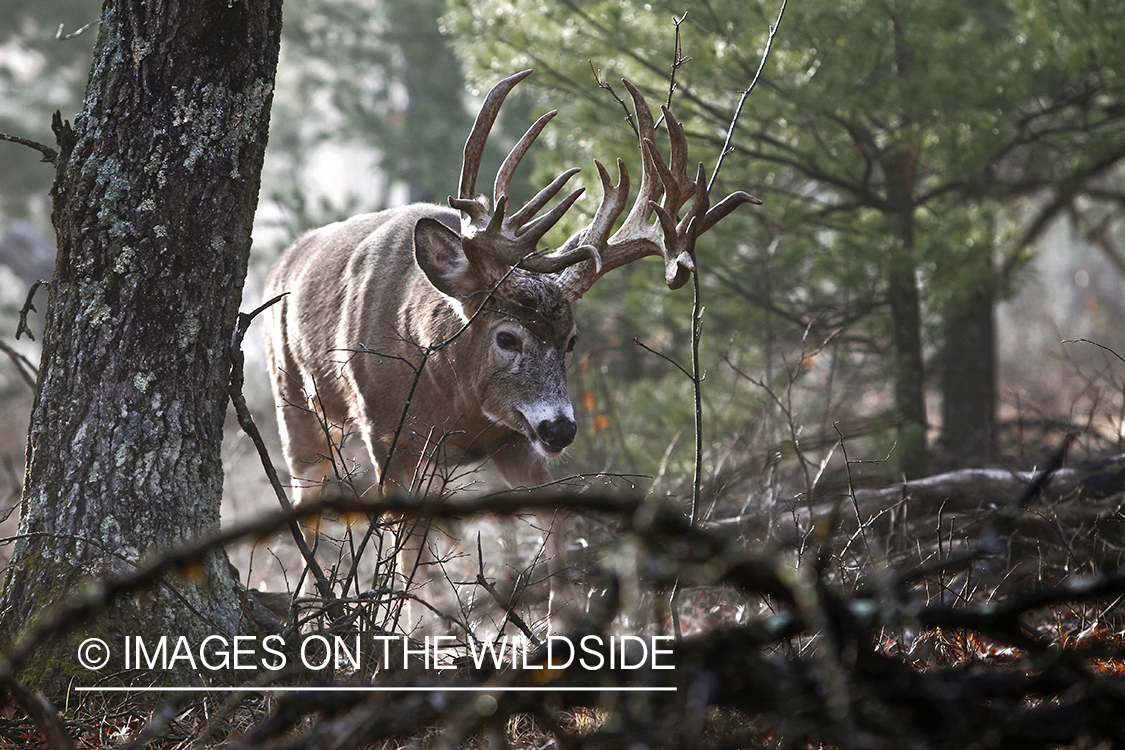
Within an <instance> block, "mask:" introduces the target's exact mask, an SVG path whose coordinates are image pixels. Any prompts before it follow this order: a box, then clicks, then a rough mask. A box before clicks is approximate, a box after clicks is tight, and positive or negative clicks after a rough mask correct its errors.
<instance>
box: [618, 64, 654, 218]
mask: <svg viewBox="0 0 1125 750" xmlns="http://www.w3.org/2000/svg"><path fill="white" fill-rule="evenodd" d="M621 83H623V84H624V85H625V88H626V90H627V91H628V92H629V95H630V96H632V97H633V109H634V111H635V112H636V113H637V132H638V134H639V135H640V141H641V187H640V193H639V194H638V195H637V201H636V202H635V203H634V204H633V207H632V208H631V209H629V214H628V215H627V216H626V217H625V223H624V224H623V225H622V227H621V228H622V229H624V228H625V227H627V226H630V227H631V226H635V225H643V224H647V223H648V219H649V216H651V215H652V206H651V205H650V204H649V201H657V200H659V199H660V196H661V195H662V194H663V192H664V186H663V185H662V184H661V181H660V176H659V174H658V173H657V172H656V170H655V169H654V168H652V165H651V164H650V160H649V155H648V153H647V152H645V148H644V143H645V141H649V142H650V143H651V142H653V141H655V139H656V125H655V123H654V122H653V119H652V112H651V111H650V110H649V108H648V102H646V101H645V98H644V97H643V96H642V95H641V92H640V91H638V90H637V87H636V86H634V85H633V84H632V83H630V82H629V81H627V80H625V79H621ZM654 151H655V149H654Z"/></svg>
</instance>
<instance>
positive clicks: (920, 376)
mask: <svg viewBox="0 0 1125 750" xmlns="http://www.w3.org/2000/svg"><path fill="white" fill-rule="evenodd" d="M913 162H914V157H913V155H912V154H909V153H908V154H900V153H898V152H893V151H892V152H890V153H888V154H887V156H886V157H885V162H884V174H885V177H886V181H887V203H888V205H889V206H890V209H891V212H892V216H893V219H894V222H895V224H896V229H897V234H898V237H897V239H898V246H897V247H895V248H894V249H893V250H892V252H891V257H890V259H889V262H888V270H887V298H888V300H889V302H890V308H891V328H892V340H893V341H894V361H893V365H892V366H893V368H894V370H893V372H894V396H895V423H896V426H897V429H896V436H897V445H896V447H895V451H894V453H893V454H892V460H893V461H894V464H895V466H896V467H897V469H898V470H899V471H900V472H901V473H902V474H904V475H905V476H906V477H908V478H910V479H913V478H915V477H923V476H925V475H926V474H927V473H928V472H929V451H928V448H927V445H926V429H927V419H926V371H925V359H924V357H923V353H922V303H921V299H920V294H919V291H918V280H917V278H916V276H915V275H916V273H917V263H918V262H917V258H916V257H915V247H914V209H915V205H914V200H913V197H912V193H911V191H912V188H913V181H912V179H911V175H912V171H913Z"/></svg>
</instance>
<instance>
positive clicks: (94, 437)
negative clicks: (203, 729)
mask: <svg viewBox="0 0 1125 750" xmlns="http://www.w3.org/2000/svg"><path fill="white" fill-rule="evenodd" d="M280 5H281V4H280V0H250V1H249V2H244V3H236V4H231V5H230V6H229V7H228V6H227V5H226V4H222V3H220V4H213V3H201V4H195V3H188V4H176V5H169V6H167V7H165V5H164V3H162V2H157V3H155V5H154V6H152V7H146V5H145V4H143V3H138V2H136V1H135V0H107V2H106V4H105V8H104V11H103V17H102V23H101V26H100V30H99V38H98V43H97V46H96V49H95V60H94V64H93V67H92V69H91V74H90V79H89V83H88V87H87V95H86V99H85V104H84V110H83V112H82V113H81V114H80V115H79V116H78V117H77V118H75V127H74V130H73V138H71V137H70V134H69V133H68V134H66V138H65V140H66V141H67V143H66V144H64V143H63V140H64V139H60V146H62V147H63V153H62V154H61V155H60V159H59V166H58V174H57V178H56V185H55V188H54V190H53V192H52V197H53V199H54V212H53V220H54V223H55V229H56V234H57V237H58V241H59V255H58V259H57V261H56V268H55V277H54V280H53V282H52V286H51V295H50V299H49V302H48V311H47V323H46V330H45V332H44V349H43V357H42V365H41V368H40V377H39V383H38V389H37V395H36V401H35V406H34V409H33V415H32V423H31V427H30V430H29V435H28V453H27V458H28V467H27V474H26V479H25V488H24V504H23V515H22V518H21V527H20V538H19V541H18V542H17V544H16V548H15V551H14V556H13V559H12V563H11V565H10V566H9V569H8V572H7V577H6V580H5V587H4V591H3V594H2V596H0V609H2V613H0V638H2V639H3V644H0V645H8V646H10V645H11V644H13V643H15V642H16V641H18V640H19V639H20V638H21V635H22V634H23V633H25V632H27V629H28V627H29V626H30V625H33V624H34V623H35V622H36V618H40V617H43V616H44V613H45V612H47V611H48V610H49V608H50V607H51V606H53V605H57V604H58V603H59V602H62V601H65V600H66V599H67V598H68V597H71V596H76V595H84V594H85V593H87V592H88V589H89V587H90V586H91V585H96V583H95V582H96V581H98V580H105V579H109V578H113V577H115V576H120V575H123V574H126V573H129V572H131V571H133V570H135V569H136V566H138V565H144V564H145V563H146V561H147V560H150V559H151V558H152V557H153V556H159V555H160V554H162V553H165V552H167V551H168V550H170V549H172V548H174V547H176V546H178V545H180V544H183V543H184V542H185V541H186V540H188V539H193V538H197V537H199V536H206V535H209V534H214V533H217V532H218V530H219V505H220V501H221V496H222V463H221V460H220V456H219V450H220V446H221V440H222V425H223V418H224V415H225V411H226V401H227V394H226V386H227V381H228V379H229V374H230V370H229V367H230V365H229V346H230V341H231V334H232V332H233V330H234V325H235V322H236V317H237V312H238V304H239V301H240V298H241V290H242V284H243V281H244V279H245V274H246V263H247V259H248V255H249V249H250V228H251V226H252V222H253V215H254V210H255V208H256V204H257V191H258V180H259V175H260V171H261V164H262V158H263V153H264V149H265V142H266V133H267V126H268V118H269V109H270V99H271V95H272V89H273V80H274V72H275V67H276V61H277V51H278V40H279V33H280ZM238 593H239V591H238V585H237V582H236V581H235V580H234V579H232V577H231V575H230V571H229V564H228V563H227V560H226V556H225V554H224V553H222V551H221V550H220V551H218V552H216V553H213V554H211V555H210V556H209V557H207V558H206V559H205V560H202V561H200V565H198V566H197V567H195V568H193V569H192V572H191V574H190V575H184V576H176V577H174V578H172V579H166V580H163V581H161V582H160V583H159V584H157V585H156V586H154V587H153V588H152V589H150V590H147V591H142V592H134V593H129V594H125V595H122V596H120V597H118V598H116V599H114V600H113V601H111V602H106V607H105V608H104V609H103V610H102V611H101V613H100V615H98V616H97V617H96V618H94V619H92V620H89V621H87V622H84V623H73V624H72V627H71V629H70V630H69V631H68V632H65V633H59V634H57V637H56V638H54V639H53V640H51V641H50V642H45V643H43V644H42V645H41V647H40V648H37V649H36V650H35V651H33V652H32V654H31V655H30V657H29V659H28V660H27V661H26V662H25V663H23V664H22V665H17V667H18V672H17V674H18V675H19V676H21V677H22V678H23V679H25V680H27V681H28V682H31V683H33V684H35V685H36V686H38V687H40V688H42V689H45V690H47V691H49V692H54V691H58V690H61V689H65V688H66V687H67V685H68V684H69V683H71V682H72V681H73V683H74V684H83V683H86V684H89V683H90V681H92V680H93V679H96V678H97V675H94V674H93V673H86V672H83V670H81V668H80V667H79V666H78V664H77V661H76V653H75V648H76V647H77V645H76V643H75V641H76V640H77V641H78V642H81V641H82V640H83V639H84V638H85V637H90V636H98V637H104V638H105V639H106V640H107V641H108V642H109V643H111V644H112V643H114V642H119V641H120V639H121V638H123V637H124V636H127V635H148V634H152V635H156V636H159V635H168V636H170V637H174V636H178V635H181V634H182V635H186V636H188V637H189V639H191V640H192V641H193V642H199V641H200V640H202V639H203V638H204V637H206V636H207V635H209V634H221V635H228V636H229V635H233V634H235V633H238V632H240V630H242V631H245V630H246V629H247V628H249V627H252V625H250V623H251V618H248V617H247V616H245V613H243V612H242V601H241V598H240V597H239V595H238ZM79 636H82V637H79ZM103 676H104V675H103ZM132 677H136V675H127V674H123V675H117V677H116V679H125V680H128V679H131V678H132ZM214 677H215V675H211V674H206V675H203V674H192V673H190V672H186V671H184V670H178V671H177V670H173V671H170V672H168V673H167V674H159V675H146V676H145V677H144V679H145V680H147V681H151V680H153V679H156V680H157V681H166V682H174V683H183V682H191V681H198V680H201V679H206V680H211V679H213V678H214Z"/></svg>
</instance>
